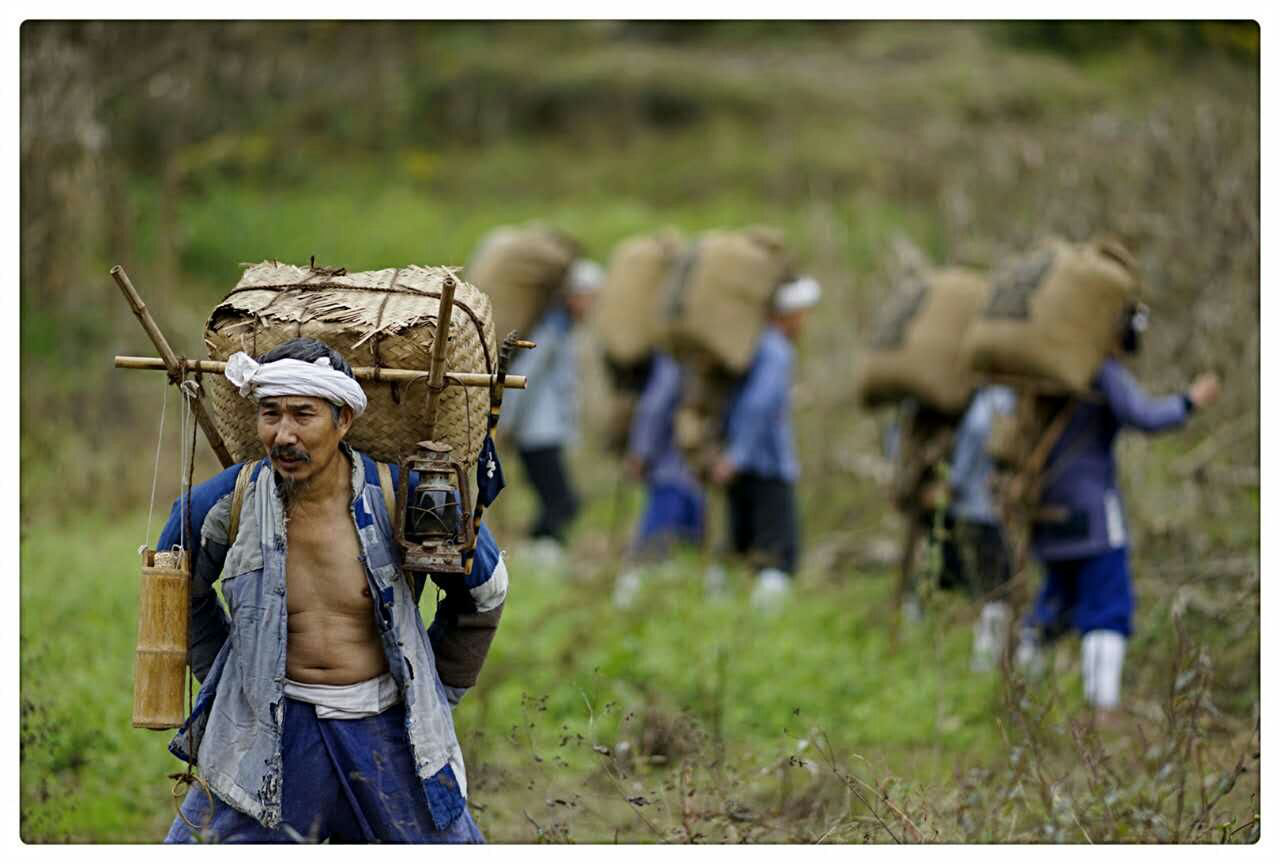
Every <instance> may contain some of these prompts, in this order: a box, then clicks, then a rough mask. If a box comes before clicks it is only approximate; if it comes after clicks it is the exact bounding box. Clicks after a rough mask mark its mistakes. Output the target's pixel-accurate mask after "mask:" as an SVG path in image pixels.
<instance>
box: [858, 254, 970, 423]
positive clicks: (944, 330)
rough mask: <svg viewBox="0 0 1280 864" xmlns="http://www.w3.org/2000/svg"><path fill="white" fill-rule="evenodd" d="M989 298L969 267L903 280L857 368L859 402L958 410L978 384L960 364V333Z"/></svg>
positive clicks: (950, 410) (946, 410) (962, 336)
mask: <svg viewBox="0 0 1280 864" xmlns="http://www.w3.org/2000/svg"><path fill="white" fill-rule="evenodd" d="M989 297H990V286H989V284H988V283H987V281H986V280H985V279H983V278H982V276H980V275H979V274H978V273H975V272H973V271H971V270H964V269H960V268H950V269H945V270H934V271H929V272H926V273H923V274H912V275H910V276H908V277H906V278H904V279H903V280H902V282H901V283H900V286H899V290H898V292H897V295H896V296H895V297H894V298H893V300H892V301H891V302H890V303H889V305H888V306H887V307H885V309H884V312H883V314H882V316H881V318H880V320H879V322H878V323H877V326H876V328H875V336H874V338H873V340H872V343H871V350H869V351H867V352H866V353H865V354H864V355H863V358H862V362H861V363H860V364H859V367H858V376H857V385H856V386H857V392H858V399H859V401H860V402H861V403H862V404H863V406H864V407H867V408H875V407H878V406H881V405H886V404H892V403H897V402H900V401H901V400H903V399H906V398H913V399H916V400H918V401H920V402H922V403H924V404H925V405H927V406H929V407H930V408H933V409H935V410H937V411H940V412H942V413H943V414H958V413H960V412H961V411H963V410H964V407H965V405H966V404H968V402H969V397H970V396H971V395H972V393H973V390H974V387H975V385H976V383H977V382H976V377H975V376H974V374H973V372H972V371H971V370H970V369H969V368H968V367H967V366H966V365H965V364H964V362H963V360H964V358H963V355H962V349H963V347H964V335H965V331H966V330H967V329H968V327H969V324H970V322H972V321H973V319H974V317H975V316H976V315H977V314H978V313H979V312H980V311H981V310H982V308H983V307H984V306H985V305H986V303H987V301H988V299H989Z"/></svg>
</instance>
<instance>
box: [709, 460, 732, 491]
mask: <svg viewBox="0 0 1280 864" xmlns="http://www.w3.org/2000/svg"><path fill="white" fill-rule="evenodd" d="M737 473H738V466H737V465H734V464H733V460H731V459H730V458H729V457H728V456H721V457H720V458H719V459H717V460H716V461H715V464H714V465H712V466H711V482H712V483H714V484H715V485H717V486H728V485H729V482H730V481H731V480H733V475H734V474H737Z"/></svg>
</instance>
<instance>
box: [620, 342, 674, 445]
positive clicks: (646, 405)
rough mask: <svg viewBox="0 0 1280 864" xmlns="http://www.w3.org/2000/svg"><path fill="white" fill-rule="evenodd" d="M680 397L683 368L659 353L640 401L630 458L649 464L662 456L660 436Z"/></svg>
mask: <svg viewBox="0 0 1280 864" xmlns="http://www.w3.org/2000/svg"><path fill="white" fill-rule="evenodd" d="M679 397H680V367H679V366H677V365H676V362H675V361H674V360H672V359H671V358H670V357H667V356H666V355H664V354H658V355H657V356H655V357H654V358H653V369H652V371H651V372H650V373H649V380H648V381H646V382H645V386H644V391H643V392H642V393H641V394H640V398H639V400H637V402H636V410H635V414H634V416H632V418H631V430H630V434H629V436H628V439H627V455H628V456H630V457H632V458H633V459H635V460H637V461H638V462H640V463H641V464H644V465H649V464H650V463H652V462H653V460H654V459H655V458H656V457H657V455H658V450H659V445H660V443H661V442H660V441H659V435H660V433H661V430H662V425H663V421H664V420H669V418H670V417H671V414H672V412H673V410H674V408H675V404H676V401H677V400H678V399H679Z"/></svg>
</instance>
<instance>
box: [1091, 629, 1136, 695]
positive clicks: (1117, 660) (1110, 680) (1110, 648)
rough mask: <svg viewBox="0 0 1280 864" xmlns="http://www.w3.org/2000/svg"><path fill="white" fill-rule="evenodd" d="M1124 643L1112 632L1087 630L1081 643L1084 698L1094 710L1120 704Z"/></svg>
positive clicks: (1123, 639)
mask: <svg viewBox="0 0 1280 864" xmlns="http://www.w3.org/2000/svg"><path fill="white" fill-rule="evenodd" d="M1125 642H1126V640H1125V638H1124V634H1122V633H1117V632H1116V631H1115V630H1090V631H1089V632H1088V633H1086V634H1084V638H1083V639H1081V640H1080V675H1081V678H1082V679H1083V681H1084V698H1085V701H1086V702H1088V703H1089V704H1090V705H1092V706H1093V707H1095V708H1101V709H1103V710H1108V711H1109V710H1111V709H1113V708H1116V707H1117V706H1119V704H1120V679H1121V676H1122V673H1123V672H1124V649H1125Z"/></svg>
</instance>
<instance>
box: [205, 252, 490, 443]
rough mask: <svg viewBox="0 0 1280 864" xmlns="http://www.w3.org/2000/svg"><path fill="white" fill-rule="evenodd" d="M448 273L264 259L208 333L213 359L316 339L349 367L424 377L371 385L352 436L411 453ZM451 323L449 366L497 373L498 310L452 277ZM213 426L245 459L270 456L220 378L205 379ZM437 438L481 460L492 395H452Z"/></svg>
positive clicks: (246, 403) (245, 405)
mask: <svg viewBox="0 0 1280 864" xmlns="http://www.w3.org/2000/svg"><path fill="white" fill-rule="evenodd" d="M451 272H452V271H449V270H447V269H445V268H442V267H418V266H408V267H402V268H399V269H388V270H375V271H370V272H365V273H347V272H345V271H343V270H328V269H323V268H314V269H313V268H310V267H295V266H292V265H288V264H281V263H280V262H278V261H265V262H263V263H261V264H256V265H253V266H251V267H249V268H248V269H247V270H245V272H244V276H243V277H242V278H241V280H240V284H238V285H237V286H236V288H235V290H233V291H232V292H231V293H230V294H228V295H227V296H226V297H224V298H223V300H222V302H220V303H219V304H218V305H217V306H216V307H214V310H213V312H212V314H210V316H209V321H208V323H207V324H206V325H205V346H206V347H207V348H208V351H209V358H210V359H212V360H226V359H227V358H228V357H230V356H231V355H232V354H233V353H235V352H236V351H244V352H246V353H247V354H249V355H250V356H254V357H256V356H259V355H261V354H263V353H265V352H267V351H269V350H271V349H272V348H274V347H276V346H277V345H279V344H281V343H283V342H287V341H289V340H290V339H296V338H312V339H319V340H321V341H322V342H325V343H326V344H328V345H330V346H332V347H333V348H334V349H336V350H337V351H338V352H339V353H341V354H342V356H343V357H345V358H346V359H347V362H348V363H350V364H351V365H352V366H377V367H381V368H391V369H421V370H422V371H423V378H422V382H421V383H418V382H416V381H415V382H413V383H410V384H407V385H406V384H395V383H391V382H376V381H364V382H362V386H363V387H364V391H365V394H366V395H367V396H368V399H369V405H368V408H366V410H365V413H364V414H363V415H361V416H360V417H359V418H357V419H356V421H355V423H354V424H352V426H351V430H350V431H349V432H348V433H347V437H346V440H347V443H349V444H350V445H351V446H352V447H354V448H355V449H357V450H360V451H362V452H364V453H368V454H369V455H370V456H372V457H373V458H374V459H377V460H379V461H382V462H394V461H397V460H399V459H401V458H402V457H404V456H405V455H407V454H410V453H412V452H413V451H414V448H415V446H416V444H417V442H418V441H419V440H420V439H421V437H422V429H423V425H424V420H425V417H424V414H425V410H426V405H427V393H428V391H427V371H428V370H429V369H430V365H431V350H432V345H433V344H434V343H435V332H436V329H435V328H436V315H437V312H438V307H439V303H440V289H441V286H442V284H443V282H444V278H445V277H446V276H448V275H451ZM455 282H457V290H456V292H455V294H454V311H453V319H452V322H451V324H450V327H449V352H448V367H447V368H448V370H449V371H451V372H480V373H483V374H492V373H493V371H494V369H495V367H496V364H497V350H496V346H497V343H496V341H495V337H494V326H493V307H492V305H491V304H490V302H489V298H488V297H487V296H486V295H485V294H484V292H482V291H480V290H479V289H477V288H476V287H474V286H473V285H469V284H467V283H466V282H462V281H461V280H458V279H456V277H455ZM206 386H207V388H208V392H209V397H210V403H211V404H212V408H213V412H212V413H213V420H214V423H215V425H216V426H217V427H218V432H219V433H220V434H221V435H222V437H223V439H224V440H225V441H226V444H227V449H228V450H229V451H230V452H231V456H232V457H233V458H234V459H235V460H236V461H239V462H243V461H247V460H251V459H257V458H261V457H262V456H263V455H265V453H264V451H263V448H262V444H261V442H260V441H259V440H258V433H257V414H256V406H255V404H254V403H253V402H252V401H251V400H249V399H245V398H244V397H242V396H240V394H239V393H238V392H237V391H236V389H235V388H234V387H233V386H232V385H231V383H230V382H228V381H227V380H226V379H225V378H223V377H222V376H214V377H210V378H208V379H206ZM437 412H438V413H437V415H436V425H435V438H436V440H438V441H444V442H446V443H448V444H450V445H451V446H452V447H453V453H454V457H455V458H460V457H461V458H460V461H463V462H464V463H465V464H467V465H473V464H475V460H476V456H477V454H478V453H479V452H480V447H481V445H482V444H483V443H484V435H485V428H486V419H487V417H488V413H489V391H488V390H487V389H485V388H483V387H446V388H445V389H444V391H443V392H442V393H441V395H440V400H439V403H438V407H437Z"/></svg>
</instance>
